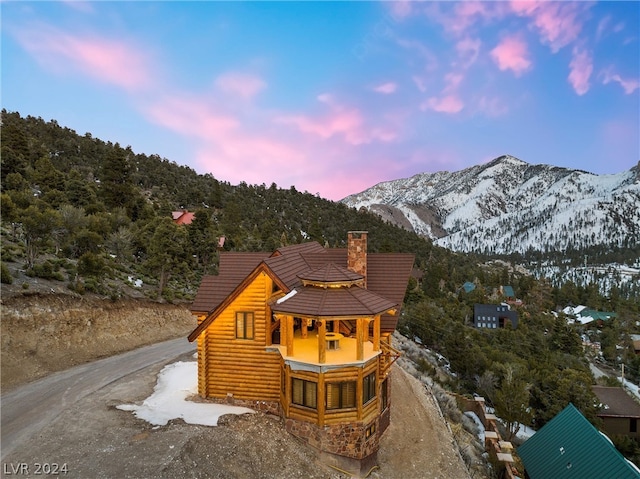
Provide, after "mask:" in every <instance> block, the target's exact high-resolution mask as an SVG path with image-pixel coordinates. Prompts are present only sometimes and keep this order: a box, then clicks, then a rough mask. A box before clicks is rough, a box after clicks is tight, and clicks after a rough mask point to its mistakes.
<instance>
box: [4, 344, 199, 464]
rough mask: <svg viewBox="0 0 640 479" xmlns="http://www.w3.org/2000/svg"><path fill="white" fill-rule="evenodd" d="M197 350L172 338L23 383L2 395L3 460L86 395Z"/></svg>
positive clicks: (192, 345) (191, 345)
mask: <svg viewBox="0 0 640 479" xmlns="http://www.w3.org/2000/svg"><path fill="white" fill-rule="evenodd" d="M190 351H193V352H194V353H195V351H196V346H195V344H194V343H189V342H188V341H187V339H186V338H179V339H172V340H169V341H164V342H161V343H156V344H152V345H149V346H144V347H142V348H138V349H134V350H132V351H129V352H126V353H122V354H118V355H116V356H110V357H108V358H105V359H100V360H97V361H93V362H90V363H86V364H82V365H80V366H76V367H73V368H70V369H67V370H65V371H60V372H58V373H54V374H51V375H50V376H47V377H45V378H43V379H40V380H37V381H34V382H31V383H28V384H25V385H24V386H20V387H18V388H16V389H14V390H12V391H10V392H8V393H6V394H3V395H2V396H1V397H0V405H1V408H2V412H1V414H2V433H1V440H2V451H1V457H2V460H4V459H5V457H6V456H7V455H8V454H10V453H11V452H12V451H13V450H14V449H15V448H16V447H17V446H19V445H20V444H22V443H23V442H24V441H26V440H27V439H29V438H30V437H31V436H33V435H34V434H36V433H37V432H38V431H40V430H41V429H42V428H44V427H45V426H46V425H48V424H49V423H51V422H52V421H53V420H54V419H55V418H56V417H57V416H58V415H59V414H60V413H61V412H62V411H63V410H65V409H66V408H68V407H69V406H71V405H72V404H74V403H75V402H77V401H78V400H80V399H82V398H84V397H85V396H87V395H89V394H91V393H93V392H95V391H97V390H99V389H101V388H103V387H105V386H107V385H108V384H111V383H112V382H114V381H117V380H118V379H121V378H123V377H125V376H127V375H129V374H132V373H135V372H136V371H139V370H141V369H144V368H146V367H149V366H152V365H154V364H158V363H161V362H168V361H171V360H172V359H175V358H176V357H178V356H180V355H182V354H185V353H189V352H190Z"/></svg>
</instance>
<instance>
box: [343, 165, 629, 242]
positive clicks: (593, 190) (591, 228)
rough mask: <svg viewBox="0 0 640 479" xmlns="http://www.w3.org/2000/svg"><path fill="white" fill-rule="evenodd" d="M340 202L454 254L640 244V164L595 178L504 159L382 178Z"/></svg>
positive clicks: (575, 171)
mask: <svg viewBox="0 0 640 479" xmlns="http://www.w3.org/2000/svg"><path fill="white" fill-rule="evenodd" d="M342 201H343V202H344V203H345V204H346V205H348V206H351V207H355V208H363V207H364V208H367V209H369V210H371V211H373V212H376V213H378V214H379V215H380V216H382V217H383V218H384V219H387V220H389V221H392V222H394V223H396V224H399V225H401V226H404V227H410V228H411V229H412V230H413V231H415V232H417V233H419V234H422V235H424V236H427V237H429V238H432V239H434V240H436V241H435V242H436V244H438V245H440V246H444V247H446V248H450V249H453V250H455V251H463V252H477V253H482V254H488V255H496V254H497V255H504V254H510V253H513V252H518V253H525V252H527V251H531V250H533V251H540V252H550V251H566V250H567V249H586V248H590V247H594V246H605V247H609V248H629V247H632V246H636V245H637V244H638V243H639V242H640V209H639V208H638V205H639V204H640V164H639V165H638V166H636V167H634V168H632V169H631V170H629V171H626V172H623V173H619V174H616V175H594V174H591V173H587V172H584V171H579V170H570V169H566V168H559V167H554V166H550V165H530V164H528V163H526V162H524V161H521V160H519V159H517V158H514V157H512V156H501V157H499V158H496V159H495V160H493V161H491V162H489V163H487V164H484V165H477V166H474V167H471V168H467V169H464V170H461V171H457V172H438V173H422V174H418V175H415V176H413V177H411V178H407V179H400V180H394V181H389V182H385V183H380V184H378V185H376V186H374V187H372V188H370V189H368V190H365V191H363V192H361V193H358V194H354V195H351V196H348V197H347V198H345V199H344V200H342Z"/></svg>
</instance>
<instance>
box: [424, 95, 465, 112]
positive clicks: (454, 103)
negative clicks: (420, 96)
mask: <svg viewBox="0 0 640 479" xmlns="http://www.w3.org/2000/svg"><path fill="white" fill-rule="evenodd" d="M463 108H464V102H463V101H462V100H461V99H460V98H459V97H458V96H457V95H445V96H442V97H431V98H429V99H428V100H426V101H424V102H423V103H422V104H421V105H420V109H421V110H433V111H437V112H439V113H450V114H453V113H459V112H461V111H462V110H463Z"/></svg>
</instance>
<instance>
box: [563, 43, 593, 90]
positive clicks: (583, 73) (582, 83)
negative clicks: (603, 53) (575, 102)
mask: <svg viewBox="0 0 640 479" xmlns="http://www.w3.org/2000/svg"><path fill="white" fill-rule="evenodd" d="M569 67H570V69H571V71H570V72H569V78H568V80H569V83H570V84H571V86H572V87H573V89H574V90H575V92H576V93H577V94H578V95H584V94H585V93H587V92H588V91H589V86H590V85H589V78H590V77H591V73H592V72H593V61H592V58H591V55H590V53H589V52H588V51H586V50H580V49H579V48H577V47H575V48H574V49H573V58H572V59H571V63H570V64H569Z"/></svg>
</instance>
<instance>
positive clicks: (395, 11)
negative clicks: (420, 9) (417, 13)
mask: <svg viewBox="0 0 640 479" xmlns="http://www.w3.org/2000/svg"><path fill="white" fill-rule="evenodd" d="M386 5H388V7H389V10H390V13H391V17H392V18H393V19H394V20H396V21H400V20H402V19H404V18H406V17H408V16H409V15H411V14H412V13H413V12H414V9H413V2H411V1H408V0H395V1H393V2H387V3H386Z"/></svg>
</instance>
